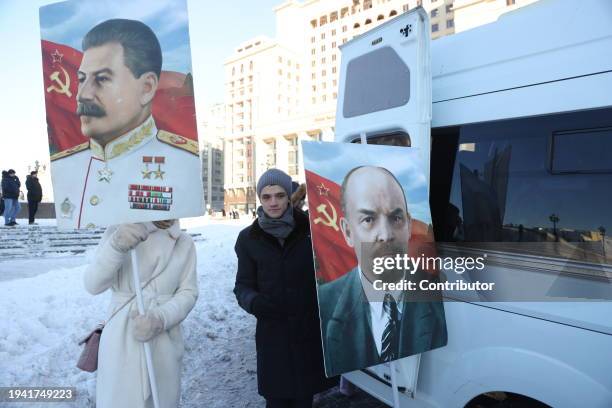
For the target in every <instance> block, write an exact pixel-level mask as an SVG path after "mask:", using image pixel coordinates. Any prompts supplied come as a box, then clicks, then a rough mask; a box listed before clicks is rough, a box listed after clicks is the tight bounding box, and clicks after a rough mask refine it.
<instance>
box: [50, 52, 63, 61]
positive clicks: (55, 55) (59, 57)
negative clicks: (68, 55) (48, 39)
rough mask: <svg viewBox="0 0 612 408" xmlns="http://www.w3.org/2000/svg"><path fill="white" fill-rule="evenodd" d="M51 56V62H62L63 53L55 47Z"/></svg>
mask: <svg viewBox="0 0 612 408" xmlns="http://www.w3.org/2000/svg"><path fill="white" fill-rule="evenodd" d="M51 58H53V63H54V64H55V63H56V62H59V63H60V64H61V63H62V58H64V54H61V53H60V52H59V51H58V50H57V49H55V51H53V52H52V53H51Z"/></svg>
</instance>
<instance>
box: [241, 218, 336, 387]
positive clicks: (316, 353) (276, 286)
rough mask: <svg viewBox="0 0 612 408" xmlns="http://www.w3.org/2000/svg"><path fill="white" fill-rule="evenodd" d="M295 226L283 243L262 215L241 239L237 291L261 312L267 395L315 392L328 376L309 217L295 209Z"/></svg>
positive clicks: (260, 372)
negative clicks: (263, 224) (265, 225)
mask: <svg viewBox="0 0 612 408" xmlns="http://www.w3.org/2000/svg"><path fill="white" fill-rule="evenodd" d="M294 218H295V222H296V225H295V228H294V230H293V231H292V232H291V234H290V235H289V236H288V237H287V239H286V240H285V243H284V246H281V245H280V243H279V242H278V240H277V239H276V238H274V237H273V236H272V235H270V234H268V233H266V232H265V231H264V230H262V229H261V227H260V226H259V224H258V222H257V220H255V222H253V224H252V225H251V226H250V227H247V228H245V229H244V230H242V231H241V232H240V235H239V236H238V239H237V241H236V246H235V250H236V255H237V256H238V273H237V275H236V286H235V287H234V293H235V294H236V298H237V300H238V303H239V304H240V306H241V307H242V308H243V309H244V310H246V311H247V312H248V313H251V314H254V315H255V317H257V330H256V334H255V344H256V349H257V383H258V388H259V394H261V395H262V396H264V397H266V398H300V397H307V396H311V395H314V394H316V393H318V392H321V391H323V390H325V389H326V388H328V387H329V386H330V385H331V383H332V382H333V380H332V381H330V380H327V379H326V378H325V374H324V369H323V351H322V347H321V334H320V322H319V309H318V306H317V297H316V286H315V276H314V264H313V259H312V245H311V241H310V228H309V225H308V217H307V216H306V215H305V214H304V213H302V212H301V211H297V210H296V211H294Z"/></svg>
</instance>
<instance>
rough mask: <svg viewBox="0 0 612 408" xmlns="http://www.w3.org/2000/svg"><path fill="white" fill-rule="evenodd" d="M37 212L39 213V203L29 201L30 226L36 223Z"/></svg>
mask: <svg viewBox="0 0 612 408" xmlns="http://www.w3.org/2000/svg"><path fill="white" fill-rule="evenodd" d="M36 211H38V201H28V216H29V221H30V224H32V223H33V222H34V216H35V215H36Z"/></svg>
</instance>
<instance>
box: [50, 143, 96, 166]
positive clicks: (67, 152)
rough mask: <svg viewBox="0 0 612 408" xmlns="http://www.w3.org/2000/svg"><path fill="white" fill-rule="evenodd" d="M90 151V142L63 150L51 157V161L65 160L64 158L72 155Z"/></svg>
mask: <svg viewBox="0 0 612 408" xmlns="http://www.w3.org/2000/svg"><path fill="white" fill-rule="evenodd" d="M87 149H89V142H85V143H81V144H79V145H76V146H73V147H71V148H70V149H66V150H63V151H61V152H57V153H54V154H52V155H51V161H54V160H59V159H63V158H64V157H68V156H70V155H72V154H75V153H78V152H82V151H83V150H87Z"/></svg>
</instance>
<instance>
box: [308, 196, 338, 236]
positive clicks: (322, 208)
mask: <svg viewBox="0 0 612 408" xmlns="http://www.w3.org/2000/svg"><path fill="white" fill-rule="evenodd" d="M325 201H327V203H328V204H329V206H330V207H331V211H332V213H331V215H330V214H329V212H327V204H319V206H318V207H317V212H318V213H319V214H321V215H323V217H325V219H323V218H321V217H317V218H315V220H314V223H315V224H319V223H322V224H323V225H325V226H326V227H332V228H333V229H334V230H336V231H338V230H339V229H338V213H336V208H335V207H334V206H333V205H332V203H330V202H329V200H325Z"/></svg>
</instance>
